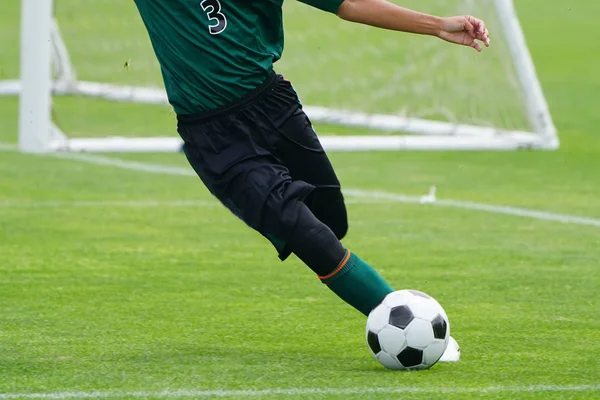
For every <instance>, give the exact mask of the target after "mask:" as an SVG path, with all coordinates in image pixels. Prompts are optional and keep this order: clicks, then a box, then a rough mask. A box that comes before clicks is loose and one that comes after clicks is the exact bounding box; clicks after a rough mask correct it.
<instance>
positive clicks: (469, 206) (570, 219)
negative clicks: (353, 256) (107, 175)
mask: <svg viewBox="0 0 600 400" xmlns="http://www.w3.org/2000/svg"><path fill="white" fill-rule="evenodd" d="M56 156H57V157H62V158H69V159H72V160H77V161H82V162H86V163H91V164H98V165H108V166H112V167H117V168H123V169H129V170H134V171H142V172H149V173H155V174H169V175H182V176H196V174H195V173H194V171H192V170H191V169H190V168H182V167H172V166H166V165H160V164H149V163H139V162H133V161H126V160H122V159H119V158H111V157H103V156H95V155H87V154H76V153H58V154H56ZM344 193H345V194H346V195H348V196H351V197H355V198H358V199H364V200H368V201H369V202H377V201H379V202H381V201H389V202H396V203H410V204H419V203H421V197H420V196H407V195H403V194H395V193H388V192H380V191H370V190H369V191H367V190H359V189H345V190H344ZM427 204H428V205H432V206H437V207H453V208H462V209H465V210H474V211H484V212H489V213H493V214H504V215H511V216H516V217H524V218H531V219H537V220H542V221H553V222H562V223H566V224H575V225H588V226H595V227H600V219H596V218H587V217H580V216H576V215H568V214H557V213H551V212H546V211H539V210H531V209H526V208H517V207H511V206H503V205H489V204H481V203H474V202H469V201H460V200H436V201H434V202H432V203H427Z"/></svg>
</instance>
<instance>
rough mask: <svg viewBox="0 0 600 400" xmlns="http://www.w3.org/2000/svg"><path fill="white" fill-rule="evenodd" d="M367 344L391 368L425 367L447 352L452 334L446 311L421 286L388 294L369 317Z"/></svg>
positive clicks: (377, 357)
mask: <svg viewBox="0 0 600 400" xmlns="http://www.w3.org/2000/svg"><path fill="white" fill-rule="evenodd" d="M366 335H367V344H368V345H369V349H370V350H371V352H372V353H373V355H374V356H375V358H376V359H377V360H378V361H379V362H380V363H381V364H383V366H384V367H386V368H390V369H426V368H430V367H431V366H432V365H434V364H435V363H436V362H438V360H439V359H440V358H441V357H442V354H444V351H445V350H446V347H448V340H449V338H450V322H449V321H448V316H447V315H446V312H445V311H444V309H443V308H442V306H441V305H440V303H438V302H437V301H436V300H435V299H434V298H433V297H431V296H429V295H427V294H425V293H423V292H419V291H418V290H398V291H396V292H393V293H390V294H388V295H387V296H386V297H385V298H384V299H383V301H382V302H381V303H380V304H379V305H378V306H377V307H375V308H374V309H373V310H372V311H371V313H370V314H369V317H368V319H367V329H366Z"/></svg>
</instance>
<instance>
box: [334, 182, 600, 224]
mask: <svg viewBox="0 0 600 400" xmlns="http://www.w3.org/2000/svg"><path fill="white" fill-rule="evenodd" d="M344 193H345V194H347V195H350V196H354V197H358V198H367V199H374V200H388V201H390V202H398V203H411V204H417V203H421V202H422V200H421V197H417V196H406V195H403V194H394V193H387V192H379V191H371V190H359V189H346V190H345V191H344ZM426 204H428V205H432V206H437V207H454V208H462V209H465V210H475V211H486V212H490V213H494V214H505V215H512V216H516V217H525V218H532V219H538V220H543V221H554V222H562V223H566V224H576V225H590V226H597V227H600V219H596V218H587V217H579V216H576V215H568V214H556V213H551V212H546V211H538V210H530V209H526V208H517V207H511V206H497V205H489V204H481V203H473V202H470V201H460V200H435V201H433V202H428V203H426Z"/></svg>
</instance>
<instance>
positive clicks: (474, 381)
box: [0, 0, 600, 400]
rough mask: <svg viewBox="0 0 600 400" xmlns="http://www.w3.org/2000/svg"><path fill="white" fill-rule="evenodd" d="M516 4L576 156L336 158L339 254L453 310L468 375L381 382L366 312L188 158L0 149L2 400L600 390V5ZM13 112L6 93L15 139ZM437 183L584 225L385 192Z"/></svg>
mask: <svg viewBox="0 0 600 400" xmlns="http://www.w3.org/2000/svg"><path fill="white" fill-rule="evenodd" d="M97 1H99V0H97ZM85 2H87V0H86V1H84V0H81V3H82V4H83V3H85ZM17 3H18V2H16V1H13V2H12V3H11V2H9V3H7V4H8V7H6V8H4V9H3V12H2V14H0V79H5V78H15V77H16V75H17V71H18V51H17V43H18V21H19V18H18V11H19V10H18V4H17ZM110 3H111V1H109V0H103V1H101V2H100V1H99V4H103V5H104V6H103V7H100V9H99V11H98V12H99V13H100V14H102V13H105V12H110V10H109V8H107V7H108V6H107V5H108V4H110ZM516 3H517V8H518V11H519V15H520V19H521V21H522V24H523V27H524V30H525V32H526V35H527V38H528V43H529V46H530V49H531V51H532V54H533V57H534V59H535V62H536V66H537V69H538V72H539V75H540V79H541V81H542V84H543V87H544V91H545V94H546V96H547V99H548V102H549V104H550V108H551V111H552V114H553V117H554V120H555V123H556V125H557V127H558V130H559V133H560V139H561V148H560V150H558V151H555V152H525V151H524V152H508V153H493V152H461V153H458V152H457V153H454V152H435V153H422V152H408V153H405V152H403V153H360V154H350V153H347V154H345V153H333V154H331V158H332V161H333V163H334V165H335V167H336V169H337V171H338V174H339V177H340V179H341V181H342V183H343V185H344V187H345V188H346V189H347V190H348V196H347V198H348V202H349V205H348V208H349V213H350V232H349V235H348V237H347V239H346V240H345V241H344V244H345V245H346V246H348V247H349V248H351V249H353V250H354V251H355V252H356V253H357V254H359V255H360V256H361V257H362V258H364V259H366V260H368V261H369V262H371V263H372V264H373V265H374V266H375V267H376V268H377V269H378V271H380V273H381V274H382V275H383V276H384V277H385V278H386V279H387V280H388V281H389V282H390V283H391V284H392V285H393V286H394V287H396V288H397V289H402V288H414V289H419V290H422V291H425V292H427V293H429V294H431V295H433V296H434V297H435V298H436V299H438V300H439V301H440V302H441V303H442V305H444V307H445V309H446V311H447V312H448V314H449V318H450V320H451V323H452V335H453V336H454V337H455V338H456V339H457V340H458V342H459V343H460V345H461V348H462V359H461V361H460V362H459V363H456V364H437V365H435V366H434V367H433V368H432V369H430V370H427V371H419V372H408V373H403V372H392V371H387V370H384V369H383V368H382V367H381V366H380V365H379V364H378V363H377V361H376V360H375V359H374V358H373V357H372V356H371V355H370V354H369V352H368V349H367V346H366V343H365V340H364V336H363V335H364V323H365V319H364V317H362V316H361V315H360V314H358V313H357V312H356V311H354V310H352V309H350V308H349V307H348V306H346V305H344V304H343V303H342V302H341V301H340V300H338V299H337V298H336V297H335V296H334V295H333V294H332V293H330V292H329V291H327V290H326V289H325V288H324V287H323V285H322V284H320V283H319V281H318V280H317V279H316V278H315V277H314V276H313V274H312V273H311V272H310V271H309V270H308V268H306V267H305V266H303V265H302V264H301V263H300V262H299V261H298V260H297V259H295V258H293V259H290V260H289V261H287V262H285V263H281V262H279V261H278V260H277V257H276V256H275V254H274V252H273V250H272V249H271V248H270V246H269V245H268V244H267V242H266V241H265V240H264V239H262V238H261V237H260V236H259V235H257V234H256V233H254V232H252V231H250V230H249V229H248V228H246V227H245V226H244V225H243V224H242V223H241V222H239V221H238V220H236V219H235V218H234V217H233V216H231V215H230V214H229V213H228V212H227V211H225V210H224V208H223V207H221V206H220V205H219V204H217V203H216V201H214V200H213V199H212V198H211V196H210V195H209V194H208V192H207V191H206V190H205V189H204V188H203V186H202V185H201V183H200V182H199V180H198V179H197V178H196V177H194V176H193V175H192V174H191V173H190V172H191V170H190V169H189V167H188V166H187V164H186V161H185V160H184V158H183V156H182V155H181V154H118V155H106V157H109V159H108V160H107V159H106V158H103V159H99V158H81V157H75V156H70V157H69V156H65V155H26V154H20V153H17V152H14V151H1V152H0V261H1V262H0V400H7V399H20V398H24V399H27V398H46V399H83V398H105V399H108V398H111V399H112V398H119V399H123V398H131V399H140V398H147V399H158V398H172V399H176V398H216V397H223V398H260V399H275V398H298V399H300V398H306V399H308V398H311V399H312V398H327V399H363V398H364V399H388V398H389V399H391V398H403V399H404V398H424V399H434V398H435V399H466V398H505V399H592V398H600V270H599V268H598V265H599V260H600V200H598V199H599V198H600V133H599V130H598V126H600V116H599V115H600V114H598V107H600V95H599V93H600V74H599V73H598V71H600V45H599V44H598V37H599V36H600V25H598V24H597V15H598V14H599V13H600V3H599V2H597V1H594V0H578V1H573V0H570V1H567V0H554V1H552V2H548V1H542V0H517V1H516ZM63 4H65V3H63ZM78 4H79V3H78ZM74 7H75V6H74ZM75 8H76V7H75ZM62 10H63V11H64V9H62ZM290 23H291V24H294V23H297V21H294V20H293V18H290ZM398 38H399V39H398V40H399V41H400V40H401V36H399V37H398ZM126 45H127V43H126V41H125V42H124V44H123V46H124V48H126ZM81 51H83V48H82V50H81ZM481 56H482V57H485V54H482V55H481ZM74 57H77V54H75V56H74ZM123 61H124V60H122V57H121V55H119V56H118V57H117V59H116V60H115V61H114V63H115V65H118V66H119V68H120V69H119V71H120V72H115V74H111V73H110V71H108V72H107V76H113V77H114V76H117V75H118V74H119V73H123V72H122V66H123ZM132 66H135V64H132ZM90 68H92V67H90ZM115 71H116V70H115ZM82 73H83V74H85V73H86V69H85V67H84V69H83V71H82ZM474 73H478V72H477V71H475V72H474ZM333 74H334V75H336V76H337V75H339V73H338V72H333ZM114 79H115V80H117V81H121V82H123V80H125V81H126V79H127V78H126V76H122V75H119V77H118V78H114ZM299 90H300V89H299ZM488 97H489V101H490V103H492V104H493V102H494V92H493V91H492V92H490V93H488ZM56 112H57V120H59V123H61V125H62V126H65V127H66V128H67V129H68V130H69V131H70V132H72V133H73V134H74V135H77V134H83V133H85V134H86V135H88V134H92V135H94V134H95V135H101V134H104V133H106V132H129V133H133V134H137V133H146V132H150V133H164V132H165V131H168V132H172V133H173V134H175V133H174V126H173V123H174V121H173V116H172V114H170V112H169V110H168V109H167V108H165V107H158V106H154V107H149V106H140V105H124V104H110V103H106V102H103V101H85V102H82V101H80V99H77V98H72V97H71V98H70V97H67V98H61V99H58V100H57V103H56ZM16 119H17V99H16V98H6V97H4V98H2V97H0V141H1V142H3V143H15V142H16V136H17V126H16V125H17V123H16ZM318 128H319V130H323V129H326V128H327V129H329V127H318ZM142 167H145V171H142V169H144V168H142ZM167 167H169V168H167ZM149 170H152V171H154V173H153V172H149ZM433 184H435V185H437V187H438V195H439V197H440V199H442V200H444V199H454V200H457V201H463V202H474V203H477V204H483V205H492V206H493V205H505V206H513V207H519V208H524V209H527V210H534V211H545V212H549V213H554V214H556V213H558V214H565V215H568V216H580V217H586V218H588V219H587V220H585V221H581V220H577V219H574V218H567V219H566V221H565V222H558V221H552V220H542V219H539V218H540V216H539V215H538V214H536V215H537V217H536V215H534V217H535V218H532V217H524V216H515V215H507V214H501V213H499V211H502V210H500V209H497V208H492V209H491V210H489V211H483V210H474V209H472V206H469V205H467V207H471V208H459V207H456V205H463V206H464V203H460V204H456V203H450V204H449V203H441V204H438V206H436V205H421V204H413V203H403V202H400V201H398V199H399V198H398V197H394V196H389V195H388V196H387V197H386V198H382V199H374V198H372V197H369V193H372V192H370V191H379V192H385V193H388V194H389V193H391V194H406V195H411V196H418V195H422V194H424V193H426V192H427V190H428V189H429V187H430V186H431V185H433ZM444 204H445V205H446V206H444ZM452 204H454V206H452ZM490 211H492V212H490ZM586 221H587V222H586ZM586 223H587V225H586ZM594 224H596V225H594Z"/></svg>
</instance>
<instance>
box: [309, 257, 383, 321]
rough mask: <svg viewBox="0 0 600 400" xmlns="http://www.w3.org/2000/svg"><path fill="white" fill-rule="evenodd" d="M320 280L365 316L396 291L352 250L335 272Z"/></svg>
mask: <svg viewBox="0 0 600 400" xmlns="http://www.w3.org/2000/svg"><path fill="white" fill-rule="evenodd" d="M319 279H321V282H323V283H324V284H326V285H327V286H328V287H329V289H331V290H332V291H333V292H334V293H335V294H337V295H338V296H339V297H340V298H341V299H342V300H344V301H345V302H346V303H348V304H350V305H351V306H352V307H354V308H356V309H357V310H358V311H360V312H361V313H363V314H364V315H369V313H370V312H371V310H372V309H373V308H375V306H377V304H379V303H380V302H381V300H383V298H384V297H385V296H387V295H388V294H389V293H391V292H393V291H394V289H392V288H391V287H390V285H388V283H387V282H386V281H385V280H384V279H383V278H382V277H381V276H380V275H379V274H378V273H377V271H375V270H374V269H373V267H371V266H370V265H369V264H367V263H366V262H364V261H363V260H361V259H360V258H358V256H356V255H355V254H354V253H351V252H350V250H346V256H345V257H344V259H343V260H342V262H340V265H339V266H338V267H337V268H336V269H335V271H333V272H332V273H331V274H329V275H327V276H320V277H319Z"/></svg>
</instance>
